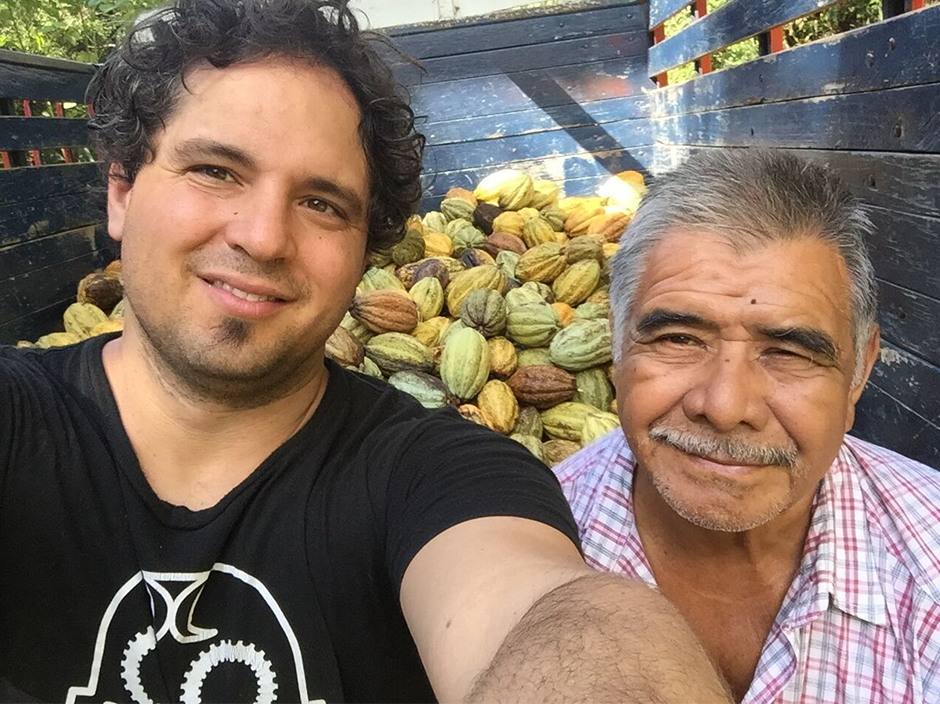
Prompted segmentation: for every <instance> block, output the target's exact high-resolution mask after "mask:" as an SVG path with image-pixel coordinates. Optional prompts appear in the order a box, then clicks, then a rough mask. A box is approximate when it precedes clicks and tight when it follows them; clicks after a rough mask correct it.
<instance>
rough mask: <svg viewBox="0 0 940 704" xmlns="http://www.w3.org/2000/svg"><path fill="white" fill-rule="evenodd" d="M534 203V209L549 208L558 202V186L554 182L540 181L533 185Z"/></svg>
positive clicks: (532, 204)
mask: <svg viewBox="0 0 940 704" xmlns="http://www.w3.org/2000/svg"><path fill="white" fill-rule="evenodd" d="M532 191H533V193H532V202H531V206H532V207H533V208H538V209H539V210H541V209H542V208H547V207H548V206H550V205H552V204H553V203H557V202H558V191H559V188H558V184H556V183H554V182H553V181H545V180H538V181H536V182H535V183H533V184H532Z"/></svg>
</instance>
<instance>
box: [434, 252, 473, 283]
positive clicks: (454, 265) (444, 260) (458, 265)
mask: <svg viewBox="0 0 940 704" xmlns="http://www.w3.org/2000/svg"><path fill="white" fill-rule="evenodd" d="M428 258H429V259H436V260H437V261H439V262H440V263H441V264H443V265H444V266H445V267H446V268H447V273H448V274H450V275H451V276H453V275H454V274H459V273H460V272H461V271H464V270H465V269H466V268H467V267H465V266H464V265H463V263H462V262H461V261H460V260H459V259H454V258H453V257H443V256H441V255H435V256H433V257H428ZM444 288H447V287H446V286H445V287H444Z"/></svg>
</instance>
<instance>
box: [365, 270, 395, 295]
mask: <svg viewBox="0 0 940 704" xmlns="http://www.w3.org/2000/svg"><path fill="white" fill-rule="evenodd" d="M356 290H357V291H358V292H359V293H369V292H370V291H404V290H405V285H404V284H403V283H402V282H401V281H399V280H398V277H397V276H395V275H394V274H389V273H388V272H387V271H385V270H384V269H376V268H375V267H372V268H370V269H367V270H366V273H365V274H363V275H362V281H360V282H359V286H358V287H357V288H356Z"/></svg>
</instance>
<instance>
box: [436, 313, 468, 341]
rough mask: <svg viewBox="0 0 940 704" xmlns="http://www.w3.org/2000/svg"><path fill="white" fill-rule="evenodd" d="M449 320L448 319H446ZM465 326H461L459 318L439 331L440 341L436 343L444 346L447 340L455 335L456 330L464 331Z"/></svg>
mask: <svg viewBox="0 0 940 704" xmlns="http://www.w3.org/2000/svg"><path fill="white" fill-rule="evenodd" d="M448 320H450V318H448ZM466 328H467V326H466V325H464V324H463V321H462V320H461V319H460V318H457V319H456V320H454V321H452V322H451V324H450V325H448V326H447V327H446V328H445V329H444V330H442V331H441V339H440V342H438V343H437V344H438V345H441V346H443V345H446V344H447V338H448V337H450V336H451V335H453V334H454V333H456V332H457V331H458V330H466Z"/></svg>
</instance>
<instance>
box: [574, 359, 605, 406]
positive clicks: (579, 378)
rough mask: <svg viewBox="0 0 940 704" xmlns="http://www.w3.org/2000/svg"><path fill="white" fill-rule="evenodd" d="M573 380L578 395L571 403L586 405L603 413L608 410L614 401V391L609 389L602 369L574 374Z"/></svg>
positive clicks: (586, 370)
mask: <svg viewBox="0 0 940 704" xmlns="http://www.w3.org/2000/svg"><path fill="white" fill-rule="evenodd" d="M574 378H575V381H576V382H577V384H578V393H576V394H575V395H574V397H573V398H572V399H571V400H572V401H578V402H579V403H586V404H588V405H589V406H594V408H596V409H597V410H599V411H604V412H606V411H607V410H608V409H609V408H610V402H611V401H613V400H614V390H613V389H612V388H610V382H609V381H608V380H607V373H606V372H605V371H604V369H603V368H602V367H592V368H591V369H584V370H582V371H580V372H578V373H577V374H575V375H574Z"/></svg>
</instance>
